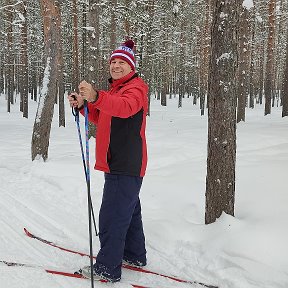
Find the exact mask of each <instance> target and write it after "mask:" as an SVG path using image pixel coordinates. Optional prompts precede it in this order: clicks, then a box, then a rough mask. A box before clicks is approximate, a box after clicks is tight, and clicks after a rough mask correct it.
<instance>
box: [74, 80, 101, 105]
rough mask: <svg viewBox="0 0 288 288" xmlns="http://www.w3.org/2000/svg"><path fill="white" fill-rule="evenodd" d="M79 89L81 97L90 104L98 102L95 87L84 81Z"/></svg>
mask: <svg viewBox="0 0 288 288" xmlns="http://www.w3.org/2000/svg"><path fill="white" fill-rule="evenodd" d="M78 88H79V92H80V95H81V96H82V97H83V98H84V99H86V100H87V101H88V102H94V101H96V100H97V91H95V90H94V89H93V86H92V85H91V84H90V83H88V82H86V81H85V80H84V81H82V82H81V83H80V84H79V86H78Z"/></svg>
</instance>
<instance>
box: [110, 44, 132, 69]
mask: <svg viewBox="0 0 288 288" xmlns="http://www.w3.org/2000/svg"><path fill="white" fill-rule="evenodd" d="M133 47H134V42H133V40H131V39H130V40H127V41H125V42H124V43H123V44H122V45H121V46H120V47H118V48H117V49H116V50H114V51H113V52H112V54H111V57H110V63H111V61H112V60H113V59H115V58H120V59H122V60H124V61H126V62H127V63H128V64H129V65H130V67H131V68H132V70H133V71H134V70H135V55H134V51H133Z"/></svg>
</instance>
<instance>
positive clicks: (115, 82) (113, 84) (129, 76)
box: [108, 71, 138, 87]
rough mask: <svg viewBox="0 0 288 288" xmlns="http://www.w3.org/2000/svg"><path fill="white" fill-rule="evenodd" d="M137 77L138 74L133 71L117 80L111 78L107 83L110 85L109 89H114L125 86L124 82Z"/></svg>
mask: <svg viewBox="0 0 288 288" xmlns="http://www.w3.org/2000/svg"><path fill="white" fill-rule="evenodd" d="M135 77H138V74H137V73H135V71H131V72H130V73H129V74H127V75H126V76H124V77H122V78H120V79H117V80H113V79H112V78H109V80H108V81H109V83H110V84H111V87H116V86H119V85H121V84H125V83H126V82H128V81H130V80H132V79H133V78H135Z"/></svg>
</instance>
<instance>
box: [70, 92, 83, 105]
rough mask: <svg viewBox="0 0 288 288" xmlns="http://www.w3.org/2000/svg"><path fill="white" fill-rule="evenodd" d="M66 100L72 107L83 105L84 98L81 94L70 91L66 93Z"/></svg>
mask: <svg viewBox="0 0 288 288" xmlns="http://www.w3.org/2000/svg"><path fill="white" fill-rule="evenodd" d="M68 100H69V103H70V106H71V107H73V108H81V107H82V106H83V105H84V99H83V97H82V96H81V95H78V94H77V93H76V92H72V93H71V94H70V95H68Z"/></svg>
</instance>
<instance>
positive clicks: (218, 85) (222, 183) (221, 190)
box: [205, 0, 240, 224]
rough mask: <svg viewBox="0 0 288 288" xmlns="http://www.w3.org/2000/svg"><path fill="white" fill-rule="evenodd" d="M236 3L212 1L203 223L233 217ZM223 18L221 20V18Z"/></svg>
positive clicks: (237, 13) (238, 5)
mask: <svg viewBox="0 0 288 288" xmlns="http://www.w3.org/2000/svg"><path fill="white" fill-rule="evenodd" d="M239 10H240V4H239V1H238V0H233V1H232V0H215V1H214V2H213V18H214V19H213V24H212V33H211V37H212V39H211V60H210V73H209V84H208V93H209V95H208V101H209V102H208V157H207V177H206V210H205V223H206V224H209V223H212V222H214V221H215V220H216V219H217V218H218V217H220V216H221V214H222V212H225V213H227V214H230V215H232V216H233V215H234V202H235V162H236V102H237V101H236V83H235V75H236V67H237V27H238V19H239ZM223 15H224V17H223Z"/></svg>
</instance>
